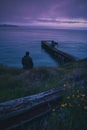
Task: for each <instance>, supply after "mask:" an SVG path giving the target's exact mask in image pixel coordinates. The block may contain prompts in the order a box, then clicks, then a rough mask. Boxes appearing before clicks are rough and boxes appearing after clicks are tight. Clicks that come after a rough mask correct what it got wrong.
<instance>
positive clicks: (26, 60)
mask: <svg viewBox="0 0 87 130" xmlns="http://www.w3.org/2000/svg"><path fill="white" fill-rule="evenodd" d="M22 65H23V68H24V69H32V68H33V61H32V58H31V57H30V56H29V52H26V55H25V56H24V57H23V58H22Z"/></svg>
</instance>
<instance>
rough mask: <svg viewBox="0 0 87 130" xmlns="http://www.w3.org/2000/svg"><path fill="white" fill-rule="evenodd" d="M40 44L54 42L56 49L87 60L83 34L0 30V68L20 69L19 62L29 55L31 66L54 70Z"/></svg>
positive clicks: (73, 31)
mask: <svg viewBox="0 0 87 130" xmlns="http://www.w3.org/2000/svg"><path fill="white" fill-rule="evenodd" d="M41 40H54V41H56V42H58V43H59V49H60V50H63V51H65V52H67V53H69V54H72V55H74V56H76V57H78V58H80V59H82V58H86V57H87V30H63V29H61V30H60V29H37V28H29V27H28V28H27V27H0V64H4V65H8V66H12V67H22V65H21V58H22V56H23V55H24V54H25V52H26V51H29V52H30V55H31V57H32V59H33V62H34V66H35V67H38V66H58V65H59V64H58V62H56V61H55V60H53V59H52V57H50V55H49V54H48V53H46V52H45V51H44V50H43V49H42V48H41Z"/></svg>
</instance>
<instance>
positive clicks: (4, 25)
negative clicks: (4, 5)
mask: <svg viewBox="0 0 87 130" xmlns="http://www.w3.org/2000/svg"><path fill="white" fill-rule="evenodd" d="M0 27H18V26H17V25H9V24H1V25H0Z"/></svg>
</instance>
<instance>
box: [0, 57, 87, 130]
mask: <svg viewBox="0 0 87 130" xmlns="http://www.w3.org/2000/svg"><path fill="white" fill-rule="evenodd" d="M59 86H62V87H64V88H65V95H64V97H63V101H62V103H61V104H60V105H58V104H56V107H55V108H52V112H51V114H50V115H48V116H46V117H45V121H43V120H41V121H42V123H41V121H39V128H38V129H40V130H43V128H42V126H43V125H44V127H45V130H58V129H61V130H87V124H86V120H87V115H86V112H87V59H84V60H80V61H77V62H73V63H70V64H67V65H63V66H60V67H40V68H34V69H32V70H30V71H28V70H26V71H25V70H23V69H16V68H9V67H6V66H0V102H3V101H7V100H10V99H15V98H19V97H23V96H27V95H31V94H36V93H39V92H42V91H45V90H48V89H50V88H54V87H55V88H56V87H59ZM40 124H42V125H40Z"/></svg>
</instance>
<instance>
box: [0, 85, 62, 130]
mask: <svg viewBox="0 0 87 130" xmlns="http://www.w3.org/2000/svg"><path fill="white" fill-rule="evenodd" d="M63 92H64V89H63V88H62V87H58V88H54V89H50V90H48V91H45V92H42V93H39V94H35V95H32V96H26V97H22V98H19V99H15V100H10V101H6V102H4V103H0V129H7V128H9V129H10V128H14V127H17V126H19V125H20V124H21V123H26V122H29V121H31V120H32V119H35V118H37V117H39V116H41V115H43V114H46V113H48V112H50V110H51V108H50V106H49V103H53V102H54V101H55V100H57V99H60V98H61V97H62V96H63Z"/></svg>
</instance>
